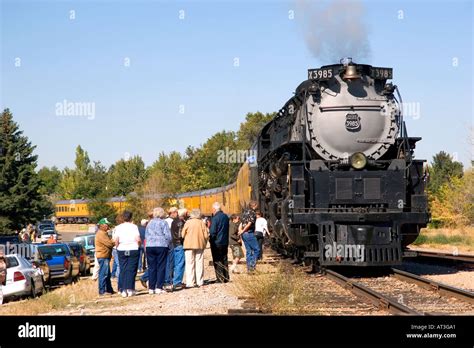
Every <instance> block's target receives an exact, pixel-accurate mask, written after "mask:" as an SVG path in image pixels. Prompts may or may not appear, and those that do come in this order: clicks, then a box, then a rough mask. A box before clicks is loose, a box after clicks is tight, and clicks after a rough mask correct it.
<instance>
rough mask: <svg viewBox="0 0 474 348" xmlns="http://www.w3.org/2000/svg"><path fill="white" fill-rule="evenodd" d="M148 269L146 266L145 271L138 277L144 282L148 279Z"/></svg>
mask: <svg viewBox="0 0 474 348" xmlns="http://www.w3.org/2000/svg"><path fill="white" fill-rule="evenodd" d="M148 270H149V267H147V268H146V270H145V272H144V273H143V274H142V276H141V277H140V279H141V280H143V281H144V282H147V281H148V279H150V276H149V275H148Z"/></svg>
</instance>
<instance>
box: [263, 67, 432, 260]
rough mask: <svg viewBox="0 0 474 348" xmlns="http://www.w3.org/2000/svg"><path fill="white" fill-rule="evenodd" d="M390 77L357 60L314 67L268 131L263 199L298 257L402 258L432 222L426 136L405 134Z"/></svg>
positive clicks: (279, 232)
mask: <svg viewBox="0 0 474 348" xmlns="http://www.w3.org/2000/svg"><path fill="white" fill-rule="evenodd" d="M389 79H392V69H390V68H379V67H372V66H370V65H363V64H355V63H353V62H352V61H351V60H350V59H349V60H345V61H341V64H335V65H328V66H323V67H322V68H320V69H311V70H309V71H308V80H307V81H305V82H303V83H302V84H301V85H300V86H299V87H298V88H297V90H296V94H295V97H293V98H292V99H290V101H289V102H288V103H287V104H286V105H285V107H284V108H283V109H282V110H281V111H280V113H279V115H278V116H277V117H276V119H275V120H274V121H273V122H272V123H271V124H269V125H267V127H266V128H264V130H263V131H262V133H261V136H260V140H259V148H258V150H259V154H260V156H259V161H260V163H261V164H260V167H259V169H260V185H259V187H260V198H261V199H260V202H261V205H262V206H263V207H264V210H265V211H266V212H267V213H268V214H269V216H270V220H272V221H271V223H272V225H273V227H274V229H275V230H276V231H277V233H276V236H277V239H280V247H283V248H287V249H291V250H292V252H294V253H295V254H296V256H297V257H300V258H303V257H304V258H305V259H307V260H312V261H315V262H317V263H319V264H321V265H355V266H365V265H395V264H399V263H401V260H402V247H403V246H406V245H407V244H409V243H411V242H413V241H414V239H416V237H417V235H418V233H419V229H420V227H424V226H426V223H427V221H428V219H429V214H428V211H427V198H426V194H425V188H424V186H425V182H424V175H423V162H424V161H422V160H415V159H414V153H413V150H414V148H415V143H416V142H417V141H418V140H420V139H421V138H415V137H408V135H407V132H406V128H405V123H404V121H403V116H402V108H401V103H400V102H401V97H400V95H399V93H398V90H397V87H396V86H394V85H393V84H391V83H388V82H387V81H388V80H389ZM395 93H397V96H398V98H397V97H396V96H395ZM285 124H286V125H290V127H285ZM285 128H286V129H285ZM269 144H270V145H269ZM270 158H271V159H272V160H271V161H270V160H269V159H270ZM270 162H273V164H271V165H269V164H268V163H270ZM262 180H263V182H262ZM278 180H280V182H279V185H275V184H274V183H275V182H278ZM275 188H278V191H279V192H272V189H273V191H275V190H276V189H275Z"/></svg>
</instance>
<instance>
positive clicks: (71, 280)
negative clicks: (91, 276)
mask: <svg viewBox="0 0 474 348" xmlns="http://www.w3.org/2000/svg"><path fill="white" fill-rule="evenodd" d="M73 281H74V279H73V278H72V268H70V269H69V278H67V279H64V284H66V285H70V284H72V282H73Z"/></svg>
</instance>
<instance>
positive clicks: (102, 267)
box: [97, 258, 114, 295]
mask: <svg viewBox="0 0 474 348" xmlns="http://www.w3.org/2000/svg"><path fill="white" fill-rule="evenodd" d="M97 262H99V281H98V283H99V294H100V295H102V294H105V293H106V292H108V293H112V292H114V290H113V289H112V283H111V281H110V266H109V264H110V259H106V258H99V259H97Z"/></svg>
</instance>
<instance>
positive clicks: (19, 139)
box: [0, 109, 53, 233]
mask: <svg viewBox="0 0 474 348" xmlns="http://www.w3.org/2000/svg"><path fill="white" fill-rule="evenodd" d="M34 149H35V146H33V145H31V143H30V142H29V140H28V138H27V137H26V136H24V135H23V132H22V131H21V130H20V129H19V127H18V125H17V123H16V122H14V121H13V115H12V114H11V113H10V110H9V109H5V110H4V111H3V112H2V114H1V116H0V228H2V229H1V230H0V233H5V232H8V231H7V230H8V229H15V228H20V227H21V225H24V224H26V223H31V222H33V223H34V222H36V221H37V220H39V219H42V218H43V217H44V216H49V215H51V214H52V212H53V209H52V205H51V204H50V203H49V202H48V200H47V199H46V198H45V196H44V195H42V194H41V182H40V179H39V177H38V174H37V173H36V171H35V168H36V166H37V163H36V161H37V159H38V156H36V155H33V151H34Z"/></svg>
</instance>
